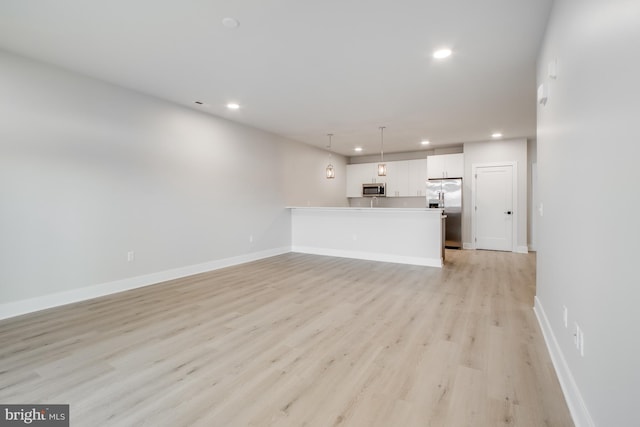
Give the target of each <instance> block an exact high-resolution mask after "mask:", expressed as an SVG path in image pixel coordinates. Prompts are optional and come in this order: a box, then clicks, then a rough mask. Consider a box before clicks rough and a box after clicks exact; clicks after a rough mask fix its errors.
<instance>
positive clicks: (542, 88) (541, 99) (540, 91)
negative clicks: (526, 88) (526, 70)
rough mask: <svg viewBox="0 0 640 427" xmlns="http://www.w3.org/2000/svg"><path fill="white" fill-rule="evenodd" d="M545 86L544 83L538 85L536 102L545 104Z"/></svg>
mask: <svg viewBox="0 0 640 427" xmlns="http://www.w3.org/2000/svg"><path fill="white" fill-rule="evenodd" d="M547 98H548V96H547V88H546V86H545V85H544V83H542V84H540V86H538V104H541V105H546V104H547Z"/></svg>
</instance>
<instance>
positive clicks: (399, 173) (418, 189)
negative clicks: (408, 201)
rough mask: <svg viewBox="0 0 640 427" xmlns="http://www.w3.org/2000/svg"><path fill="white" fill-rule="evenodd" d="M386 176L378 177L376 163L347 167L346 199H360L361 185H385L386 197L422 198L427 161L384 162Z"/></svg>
mask: <svg viewBox="0 0 640 427" xmlns="http://www.w3.org/2000/svg"><path fill="white" fill-rule="evenodd" d="M386 164H387V175H386V176H378V164H377V163H359V164H354V165H347V197H362V184H365V183H369V182H384V183H386V184H387V185H386V190H387V197H424V196H425V195H426V181H427V159H417V160H400V161H394V162H386Z"/></svg>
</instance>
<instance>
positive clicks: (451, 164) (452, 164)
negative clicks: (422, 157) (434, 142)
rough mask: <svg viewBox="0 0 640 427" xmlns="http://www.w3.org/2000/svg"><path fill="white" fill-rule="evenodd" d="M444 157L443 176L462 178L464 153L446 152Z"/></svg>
mask: <svg viewBox="0 0 640 427" xmlns="http://www.w3.org/2000/svg"><path fill="white" fill-rule="evenodd" d="M446 156H447V158H446V159H445V173H446V175H447V176H446V177H445V178H462V177H463V176H464V154H462V153H460V154H447V155H446Z"/></svg>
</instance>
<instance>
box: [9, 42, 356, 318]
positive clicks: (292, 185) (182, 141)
mask: <svg viewBox="0 0 640 427" xmlns="http://www.w3.org/2000/svg"><path fill="white" fill-rule="evenodd" d="M0 64H1V65H2V66H1V67H0V93H2V96H1V97H0V203H1V207H0V236H1V238H0V284H1V286H0V309H2V304H3V303H9V302H15V301H21V300H25V299H30V298H37V297H43V296H47V295H51V294H56V293H60V292H64V291H72V290H75V289H82V288H86V287H90V286H92V285H96V284H102V283H109V282H112V281H118V280H122V279H126V278H131V277H136V276H141V275H148V274H151V273H157V272H162V271H167V270H172V269H176V268H180V267H184V266H190V265H196V264H201V263H206V262H210V261H212V260H220V259H227V258H230V257H238V256H242V255H246V254H253V253H264V252H269V251H274V250H276V251H277V250H281V249H284V250H286V249H288V248H290V244H291V242H290V216H289V211H288V210H286V209H285V206H287V205H297V204H307V202H309V203H310V204H314V205H335V206H345V205H346V204H347V200H346V198H345V190H344V182H345V178H344V177H345V163H346V159H345V158H344V157H341V156H333V164H334V165H335V167H336V170H337V176H338V178H337V179H335V180H326V179H325V178H324V167H325V166H326V164H327V162H328V155H327V153H326V152H324V151H322V150H317V149H315V148H312V147H310V146H306V145H304V144H300V143H295V142H292V141H288V140H284V139H283V138H280V137H278V136H275V135H272V134H269V133H265V132H262V131H259V130H256V129H252V128H248V127H245V126H242V125H239V124H236V123H233V122H230V121H227V120H224V119H221V118H216V117H213V116H210V115H206V114H203V113H201V112H198V111H196V110H191V109H188V108H184V107H181V106H177V105H175V104H171V103H168V102H164V101H162V100H158V99H156V98H152V97H149V96H145V95H142V94H139V93H136V92H132V91H130V90H126V89H123V88H119V87H116V86H113V85H110V84H107V83H103V82H100V81H97V80H94V79H91V78H88V77H83V76H80V75H78V74H74V73H71V72H67V71H65V70H61V69H59V68H55V67H51V66H48V65H44V64H42V63H38V62H34V61H31V60H28V59H25V58H22V57H18V56H15V55H12V54H8V53H3V52H0ZM250 235H252V236H253V242H252V243H250V242H249V236H250ZM128 251H135V261H134V262H131V263H128V262H127V260H126V254H127V252H128ZM0 314H1V313H0Z"/></svg>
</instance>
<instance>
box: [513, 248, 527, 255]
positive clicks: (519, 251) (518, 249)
mask: <svg viewBox="0 0 640 427" xmlns="http://www.w3.org/2000/svg"><path fill="white" fill-rule="evenodd" d="M514 252H516V253H519V254H528V253H529V247H528V246H516V249H515V250H514Z"/></svg>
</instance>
